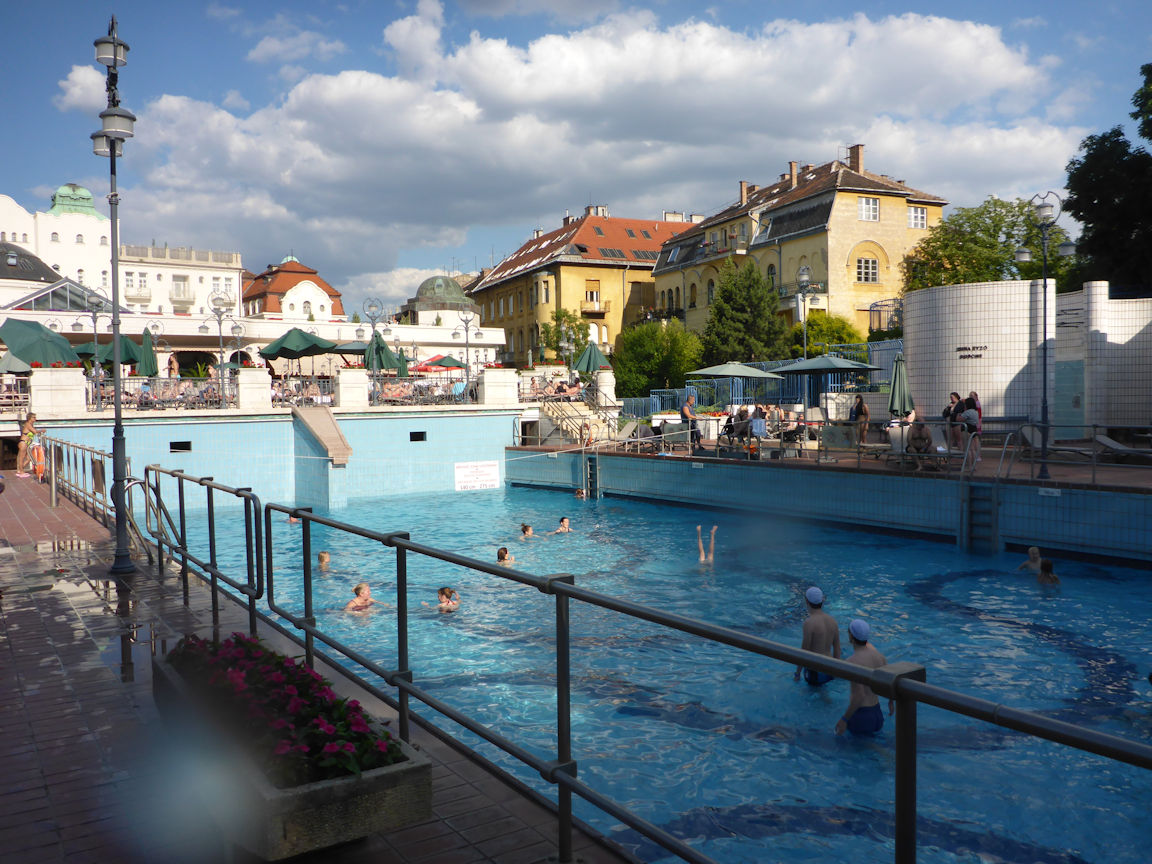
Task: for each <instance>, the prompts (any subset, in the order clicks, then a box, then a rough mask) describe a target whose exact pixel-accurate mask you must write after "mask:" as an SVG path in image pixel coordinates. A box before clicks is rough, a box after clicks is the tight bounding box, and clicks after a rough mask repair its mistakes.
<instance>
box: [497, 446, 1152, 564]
mask: <svg viewBox="0 0 1152 864" xmlns="http://www.w3.org/2000/svg"><path fill="white" fill-rule="evenodd" d="M519 455H521V451H519V450H512V451H509V462H508V469H507V471H508V480H509V481H510V482H512V483H520V484H523V485H540V486H561V487H565V488H569V489H571V488H575V487H576V486H578V485H579V482H580V467H581V463H582V457H581V456H580V455H579V454H560V455H559V456H558V458H556V459H548V458H531V459H517V458H515V457H517V456H519ZM597 462H598V466H599V480H600V489H601V492H602V493H604V494H609V495H626V496H635V497H640V498H646V499H650V500H653V501H668V502H677V503H686V504H696V505H700V506H705V507H720V508H731V509H738V510H756V511H759V512H762V513H764V514H765V515H769V516H771V515H780V516H789V517H794V518H801V519H813V520H817V521H823V522H833V523H837V524H841V525H851V526H856V527H860V526H868V525H875V526H878V527H884V528H888V529H900V530H910V531H916V532H921V533H926V534H935V535H938V536H941V537H945V538H949V539H950V540H952V541H953V542H958V541H959V538H961V536H962V532H963V530H964V525H965V519H964V515H965V513H964V509H965V506H966V505H965V496H964V492H965V485H966V484H965V482H964V481H960V480H950V479H946V478H927V477H907V476H899V475H892V476H885V475H876V474H871V473H858V472H855V471H852V470H843V471H840V470H836V469H834V468H830V467H825V468H822V469H820V470H819V471H813V470H810V469H802V468H797V469H790V468H788V467H786V466H781V465H772V464H766V463H755V462H753V463H748V464H744V465H735V464H724V463H718V462H704V461H696V462H694V461H691V460H688V459H680V458H674V457H653V458H650V459H644V458H636V457H627V456H611V455H606V454H599V455H598V456H597ZM973 485H982V486H984V487H985V488H986V489H994V490H995V494H996V495H997V496H998V502H999V506H998V524H999V535H1000V544H1001V545H1004V544H1008V543H1013V544H1020V545H1024V546H1032V545H1037V546H1040V547H1041V548H1043V549H1044V550H1045V551H1051V552H1058V551H1059V550H1066V551H1072V552H1079V553H1089V554H1097V555H1111V556H1116V557H1120V558H1129V559H1133V560H1138V561H1152V495H1139V494H1128V493H1119V492H1093V491H1087V490H1073V489H1052V488H1048V489H1046V490H1045V491H1044V492H1043V493H1041V491H1040V489H1039V487H1037V486H1028V485H1017V484H1012V483H1001V484H998V485H995V486H993V485H992V484H973Z"/></svg>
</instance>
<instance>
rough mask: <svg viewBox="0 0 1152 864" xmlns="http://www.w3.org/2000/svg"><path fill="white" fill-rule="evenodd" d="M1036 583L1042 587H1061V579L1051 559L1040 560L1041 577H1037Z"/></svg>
mask: <svg viewBox="0 0 1152 864" xmlns="http://www.w3.org/2000/svg"><path fill="white" fill-rule="evenodd" d="M1036 581H1037V582H1039V583H1040V584H1041V585H1059V584H1060V577H1059V576H1057V575H1056V573H1055V571H1054V569H1053V566H1052V559H1051V558H1041V559H1040V575H1039V576H1037V577H1036Z"/></svg>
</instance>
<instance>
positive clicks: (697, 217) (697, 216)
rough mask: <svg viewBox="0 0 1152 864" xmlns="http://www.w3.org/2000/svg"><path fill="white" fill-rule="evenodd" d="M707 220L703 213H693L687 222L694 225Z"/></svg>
mask: <svg viewBox="0 0 1152 864" xmlns="http://www.w3.org/2000/svg"><path fill="white" fill-rule="evenodd" d="M707 218H708V217H707V216H705V215H704V214H703V213H693V214H692V215H691V216H689V217H688V221H689V222H691V223H692V224H694V225H695V224H697V223H699V222H703V221H704V220H705V219H707Z"/></svg>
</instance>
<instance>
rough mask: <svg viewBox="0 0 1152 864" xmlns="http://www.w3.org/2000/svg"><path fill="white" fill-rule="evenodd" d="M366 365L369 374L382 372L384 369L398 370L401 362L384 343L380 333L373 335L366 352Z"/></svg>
mask: <svg viewBox="0 0 1152 864" xmlns="http://www.w3.org/2000/svg"><path fill="white" fill-rule="evenodd" d="M364 365H365V367H367V369H368V371H369V372H380V371H381V370H383V369H398V368H399V367H400V361H399V360H397V359H396V355H395V354H393V353H392V349H391V348H389V347H388V343H387V342H385V341H384V337H383V336H381V335H380V334H379V333H373V334H372V340H371V341H370V342H369V343H368V348H367V349H366V350H365V351H364Z"/></svg>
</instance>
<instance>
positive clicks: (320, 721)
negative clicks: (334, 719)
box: [312, 717, 336, 735]
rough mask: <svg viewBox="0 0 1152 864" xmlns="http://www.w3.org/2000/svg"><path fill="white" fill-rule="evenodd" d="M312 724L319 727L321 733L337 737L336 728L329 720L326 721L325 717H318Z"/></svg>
mask: <svg viewBox="0 0 1152 864" xmlns="http://www.w3.org/2000/svg"><path fill="white" fill-rule="evenodd" d="M312 722H313V723H315V724H316V725H317V726H319V727H320V731H321V732H323V733H324V734H325V735H335V734H336V727H335V726H333V725H332V724H331V723H329V722H328V721H327V720H325V719H324V718H323V717H317V718H316V719H315V720H313V721H312Z"/></svg>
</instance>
